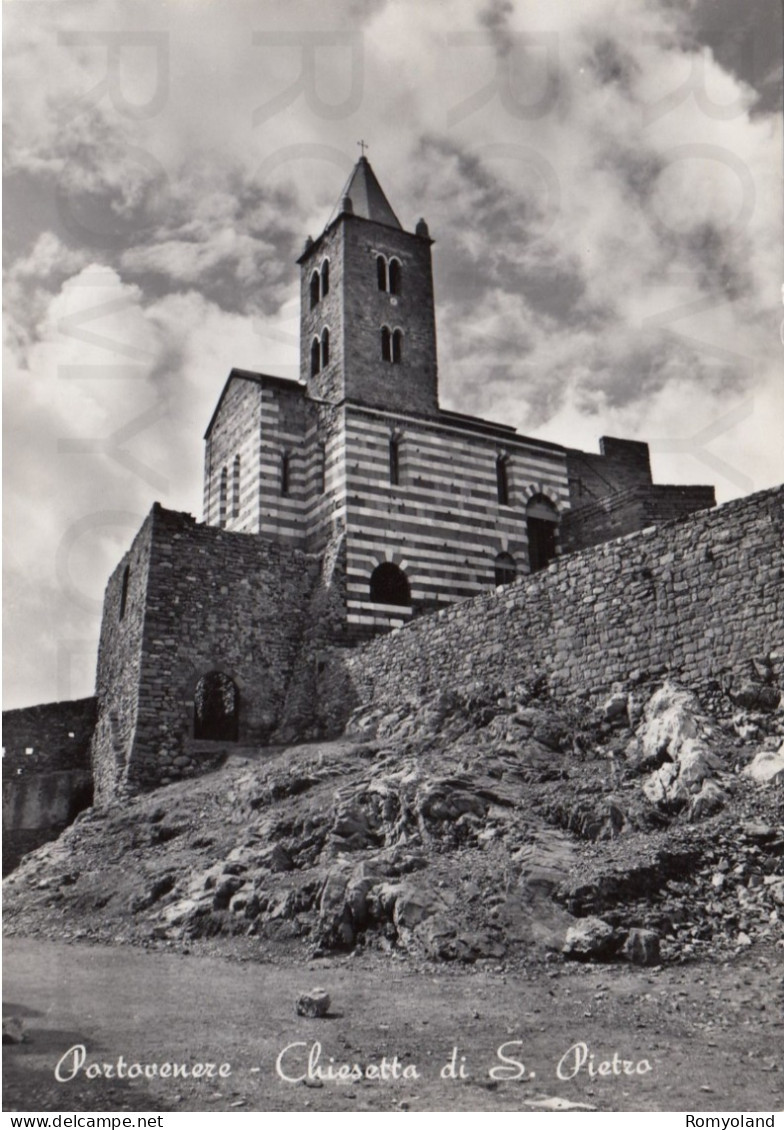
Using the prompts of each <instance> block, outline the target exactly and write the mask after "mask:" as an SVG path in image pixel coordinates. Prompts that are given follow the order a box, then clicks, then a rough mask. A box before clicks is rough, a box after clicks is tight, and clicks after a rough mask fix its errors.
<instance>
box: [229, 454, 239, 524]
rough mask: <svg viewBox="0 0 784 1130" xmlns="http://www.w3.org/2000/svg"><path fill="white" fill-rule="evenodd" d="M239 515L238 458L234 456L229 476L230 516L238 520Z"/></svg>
mask: <svg viewBox="0 0 784 1130" xmlns="http://www.w3.org/2000/svg"><path fill="white" fill-rule="evenodd" d="M239 513H240V457H239V455H235V456H234V466H233V467H232V474H231V516H232V518H238V517H239Z"/></svg>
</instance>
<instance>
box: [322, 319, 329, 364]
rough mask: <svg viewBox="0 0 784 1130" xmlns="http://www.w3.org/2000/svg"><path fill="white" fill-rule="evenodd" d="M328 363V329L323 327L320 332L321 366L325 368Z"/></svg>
mask: <svg viewBox="0 0 784 1130" xmlns="http://www.w3.org/2000/svg"><path fill="white" fill-rule="evenodd" d="M328 364H329V330H328V329H324V330H323V331H322V333H321V368H322V369H326V367H327V365H328Z"/></svg>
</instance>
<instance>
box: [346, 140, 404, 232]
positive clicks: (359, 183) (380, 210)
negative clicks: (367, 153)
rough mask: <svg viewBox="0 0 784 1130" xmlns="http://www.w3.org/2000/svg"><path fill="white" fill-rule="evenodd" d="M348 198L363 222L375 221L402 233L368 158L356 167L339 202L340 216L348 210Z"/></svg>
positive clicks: (360, 161)
mask: <svg viewBox="0 0 784 1130" xmlns="http://www.w3.org/2000/svg"><path fill="white" fill-rule="evenodd" d="M346 197H349V199H350V200H351V204H352V211H353V213H354V215H355V216H361V217H362V219H363V220H374V221H375V222H376V223H377V224H386V225H387V227H390V228H398V229H399V230H401V231H402V228H401V225H400V220H398V218H397V216H396V215H395V213H394V212H393V211H392V206H391V205H390V203H389V201H388V200H387V198H386V196H385V195H384V190H383V188H382V187H381V185H380V184H379V183H378V179H377V178H376V174H375V173H374V172H373V170H372V168H371V167H370V161H368V159H367V157H364V156H362V157H360V158H359V160H358V161H357V163H356V165H355V166H354V171H353V172H352V174H351V176H350V177H349V180H348V184H347V185H346V187H345V188H344V189H343V192H342V193H341V196H340V200H339V201H338V207H337V213H338V214H339V213H340V212H345V211H347V210H348V209H346V208H345V207H344V200H345V198H346Z"/></svg>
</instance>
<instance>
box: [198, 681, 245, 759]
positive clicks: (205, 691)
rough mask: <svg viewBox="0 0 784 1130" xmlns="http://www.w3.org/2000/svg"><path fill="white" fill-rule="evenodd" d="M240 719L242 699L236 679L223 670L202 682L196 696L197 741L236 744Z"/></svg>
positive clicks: (199, 683) (199, 682)
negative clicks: (225, 673) (235, 682)
mask: <svg viewBox="0 0 784 1130" xmlns="http://www.w3.org/2000/svg"><path fill="white" fill-rule="evenodd" d="M239 720H240V696H239V692H238V690H237V688H236V686H235V684H234V681H233V679H230V678H229V676H228V675H224V674H223V672H222V671H211V672H210V673H209V675H204V676H203V677H202V678H201V679H199V681H198V683H197V684H196V693H195V694H194V696H193V736H194V738H199V739H201V740H202V741H213V742H236V741H237V738H238V736H239Z"/></svg>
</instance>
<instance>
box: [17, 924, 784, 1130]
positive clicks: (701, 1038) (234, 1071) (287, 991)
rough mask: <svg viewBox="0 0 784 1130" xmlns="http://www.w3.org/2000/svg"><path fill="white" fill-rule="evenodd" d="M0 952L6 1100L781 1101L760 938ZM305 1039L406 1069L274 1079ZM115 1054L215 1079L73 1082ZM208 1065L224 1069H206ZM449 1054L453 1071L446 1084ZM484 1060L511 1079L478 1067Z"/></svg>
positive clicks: (303, 1048) (775, 963) (647, 1106)
mask: <svg viewBox="0 0 784 1130" xmlns="http://www.w3.org/2000/svg"><path fill="white" fill-rule="evenodd" d="M3 959H4V1009H3V1012H4V1016H7V1015H9V1014H10V1015H13V1016H18V1017H21V1018H22V1020H23V1022H24V1025H25V1032H26V1039H25V1042H24V1043H22V1044H19V1045H16V1046H9V1047H6V1048H5V1049H4V1051H5V1055H4V1067H3V1083H4V1104H3V1109H4V1110H5V1111H14V1110H16V1111H31V1110H43V1111H58V1110H67V1111H75V1112H84V1111H105V1110H133V1111H137V1112H158V1111H167V1110H214V1111H231V1110H255V1111H296V1110H307V1111H321V1110H331V1111H336V1110H337V1111H354V1110H371V1111H377V1110H378V1111H395V1110H407V1109H410V1110H439V1111H451V1110H470V1111H503V1110H523V1111H524V1110H548V1109H551V1110H552V1109H556V1110H557V1109H597V1110H600V1111H647V1110H655V1111H681V1110H686V1111H694V1112H700V1111H704V1112H708V1111H714V1110H722V1111H737V1112H752V1111H755V1112H770V1111H772V1110H780V1109H781V1108H782V1105H784V1104H783V1103H782V1100H783V1099H784V1011H783V1009H782V1003H783V1002H784V986H783V985H782V968H781V955H780V951H775V950H774V949H773V948H772V947H771V948H770V949H769V950H767V951H765V950H761V949H760V948H759V947H756V948H755V950H754V953H753V956H752V955H749V954H746V955H744V956H742V957H737V958H735V959H733V960H731V961H729V962H726V963H724V964H721V965H715V964H714V965H710V966H709V965H707V964H706V965H702V964H699V963H693V964H685V965H679V966H676V967H670V968H666V967H665V968H653V969H636V968H632V967H618V966H597V965H591V966H587V965H586V966H582V965H575V964H572V965H558V966H554V967H552V968H547V967H546V966H542V967H540V968H539V969H537V970H532V971H530V972H528V973H515V974H510V973H508V972H503V971H502V970H501V969H500V968H498V967H495V966H494V965H493V963H492V962H485V963H478V964H477V965H475V966H472V967H470V968H466V967H462V966H460V967H458V966H445V965H443V964H441V965H435V964H434V965H432V967H424V968H420V969H418V970H416V971H415V970H412V969H411V968H410V967H407V966H406V965H405V964H404V963H403V962H402V961H400V962H398V961H396V960H394V959H390V958H389V957H387V958H379V956H378V955H375V954H370V953H362V954H357V955H356V956H352V957H342V958H326V959H319V960H314V961H311V962H310V963H309V964H307V965H304V966H303V965H296V966H295V965H294V963H293V962H292V961H291V960H290V958H289V959H286V957H285V956H284V954H283V953H281V960H280V963H276V962H270V963H265V964H258V963H250V962H242V961H238V960H227V959H226V958H218V957H205V956H198V955H196V954H190V955H189V954H183V953H174V952H171V953H169V952H165V951H162V950H154V951H145V950H144V949H140V948H135V947H108V946H101V945H89V944H85V943H81V944H80V943H76V944H63V943H56V942H52V941H42V940H34V939H30V938H24V937H14V938H12V939H9V940H8V941H7V942H6V944H5V946H4V955H3ZM315 986H323V987H325V988H326V989H327V990H328V992H329V993H330V995H331V999H332V1006H331V1010H330V1013H329V1015H328V1016H327V1017H325V1018H323V1019H304V1018H302V1017H299V1016H297V1015H296V1011H295V1002H296V999H297V996H298V994H299V993H300V992H302V991H303V990H306V989H309V988H312V987H315ZM292 1044H293V1045H295V1046H294V1047H289V1045H292ZM78 1045H84V1047H85V1050H86V1060H85V1064H84V1067H83V1068H82V1069H81V1071H79V1073H78V1074H77V1075H76V1077H75V1078H73V1079H69V1078H67V1077H68V1076H69V1075H70V1074H71V1073H72V1071H73V1066H74V1053H73V1052H71V1051H70V1049H72V1048H74V1047H75V1046H78ZM315 1045H320V1048H321V1052H320V1058H319V1060H318V1066H319V1067H320V1068H321V1069H322V1070H323V1069H327V1068H329V1067H330V1066H332V1068H333V1070H334V1071H337V1069H338V1067H339V1065H341V1064H349V1065H353V1064H358V1065H360V1068H361V1069H362V1071H363V1072H365V1073H367V1072H368V1068H369V1065H373V1064H375V1065H378V1072H379V1073H380V1072H383V1065H382V1059H383V1057H386V1063H387V1074H388V1075H394V1074H395V1065H394V1057H395V1056H397V1060H398V1065H399V1067H398V1071H397V1073H398V1074H400V1072H401V1071H402V1069H403V1068H405V1067H408V1068H409V1070H408V1072H407V1074H408V1076H409V1077H408V1078H402V1077H398V1078H387V1079H382V1078H375V1079H374V1078H363V1079H361V1080H360V1081H356V1080H350V1081H348V1082H345V1081H344V1082H340V1081H336V1080H334V1079H329V1078H327V1079H324V1078H322V1079H318V1078H315V1079H311V1080H308V1081H296V1082H294V1081H289V1080H288V1079H284V1078H282V1077H281V1076H282V1075H286V1076H289V1077H290V1078H291V1079H297V1080H299V1077H301V1076H303V1075H306V1074H307V1067H308V1056H309V1055H315V1054H316V1052H315V1050H312V1049H314V1046H315ZM504 1045H506V1046H505V1047H504ZM575 1045H577V1047H576V1048H575ZM287 1048H288V1050H287V1051H284V1049H287ZM455 1048H456V1049H457V1052H456V1054H455V1056H454V1058H453V1051H454V1049H455ZM499 1049H502V1051H501V1054H502V1055H505V1056H506V1057H507V1062H506V1063H503V1062H502V1060H501V1059H500V1058H499V1054H498V1050H499ZM570 1049H571V1050H570ZM281 1053H283V1056H282V1058H281V1059H280V1070H278V1069H276V1061H278V1057H280V1056H281ZM616 1053H617V1056H616ZM77 1054H78V1053H77ZM120 1056H122V1057H124V1060H125V1061H126V1063H133V1062H139V1063H142V1064H158V1065H159V1066H160V1065H161V1064H164V1063H178V1064H183V1063H184V1064H188V1065H189V1067H191V1068H192V1067H193V1065H194V1064H196V1063H213V1064H215V1071H216V1075H215V1076H213V1077H202V1078H198V1079H196V1078H187V1079H183V1078H176V1079H172V1078H164V1079H161V1078H157V1079H152V1080H149V1081H145V1080H131V1081H129V1080H117V1079H110V1078H105V1077H103V1076H100V1077H97V1078H88V1077H87V1067H88V1066H89V1065H97V1064H114V1065H116V1064H117V1061H118V1057H120ZM463 1057H465V1058H463ZM614 1057H615V1058H614ZM581 1058H582V1059H584V1062H583V1063H582V1065H578V1060H580V1059H581ZM58 1061H62V1066H61V1068H60V1074H61V1075H63V1076H65V1077H66V1078H65V1079H64V1081H62V1082H58V1081H57V1079H56V1078H55V1069H56V1067H57V1064H58ZM509 1061H511V1062H509ZM223 1063H227V1064H230V1070H231V1074H230V1075H229V1076H228V1077H225V1078H220V1077H218V1075H217V1070H218V1067H219V1065H220V1064H223ZM450 1063H451V1064H452V1065H453V1070H452V1074H454V1075H457V1076H458V1077H457V1078H442V1073H443V1069H444V1068H445V1067H447V1065H449V1064H450ZM518 1064H524V1074H523V1072H522V1071H521V1068H520V1067H519V1066H517V1065H518ZM559 1064H560V1072H559ZM624 1064H627V1065H628V1066H624ZM412 1065H413V1066H414V1067H415V1068H416V1075H417V1076H418V1077H416V1078H412V1077H411V1076H412V1075H413V1072H412V1070H411V1067H412ZM461 1066H462V1067H463V1070H464V1073H465V1075H466V1077H465V1078H462V1079H461V1078H459V1069H460V1067H461ZM494 1067H503V1068H505V1069H506V1076H507V1077H506V1078H499V1077H498V1075H502V1074H503V1072H501V1073H499V1072H496V1078H493V1077H491V1075H490V1071H491V1069H492V1068H494ZM648 1068H649V1069H648ZM591 1069H593V1070H591ZM370 1073H371V1074H372V1068H371V1069H370ZM313 1074H316V1072H315V1071H314V1072H313ZM447 1074H449V1070H447ZM559 1075H560V1077H559ZM513 1076H521V1077H520V1078H512V1077H513ZM567 1104H578V1105H577V1106H572V1107H570V1106H568V1105H567Z"/></svg>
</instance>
